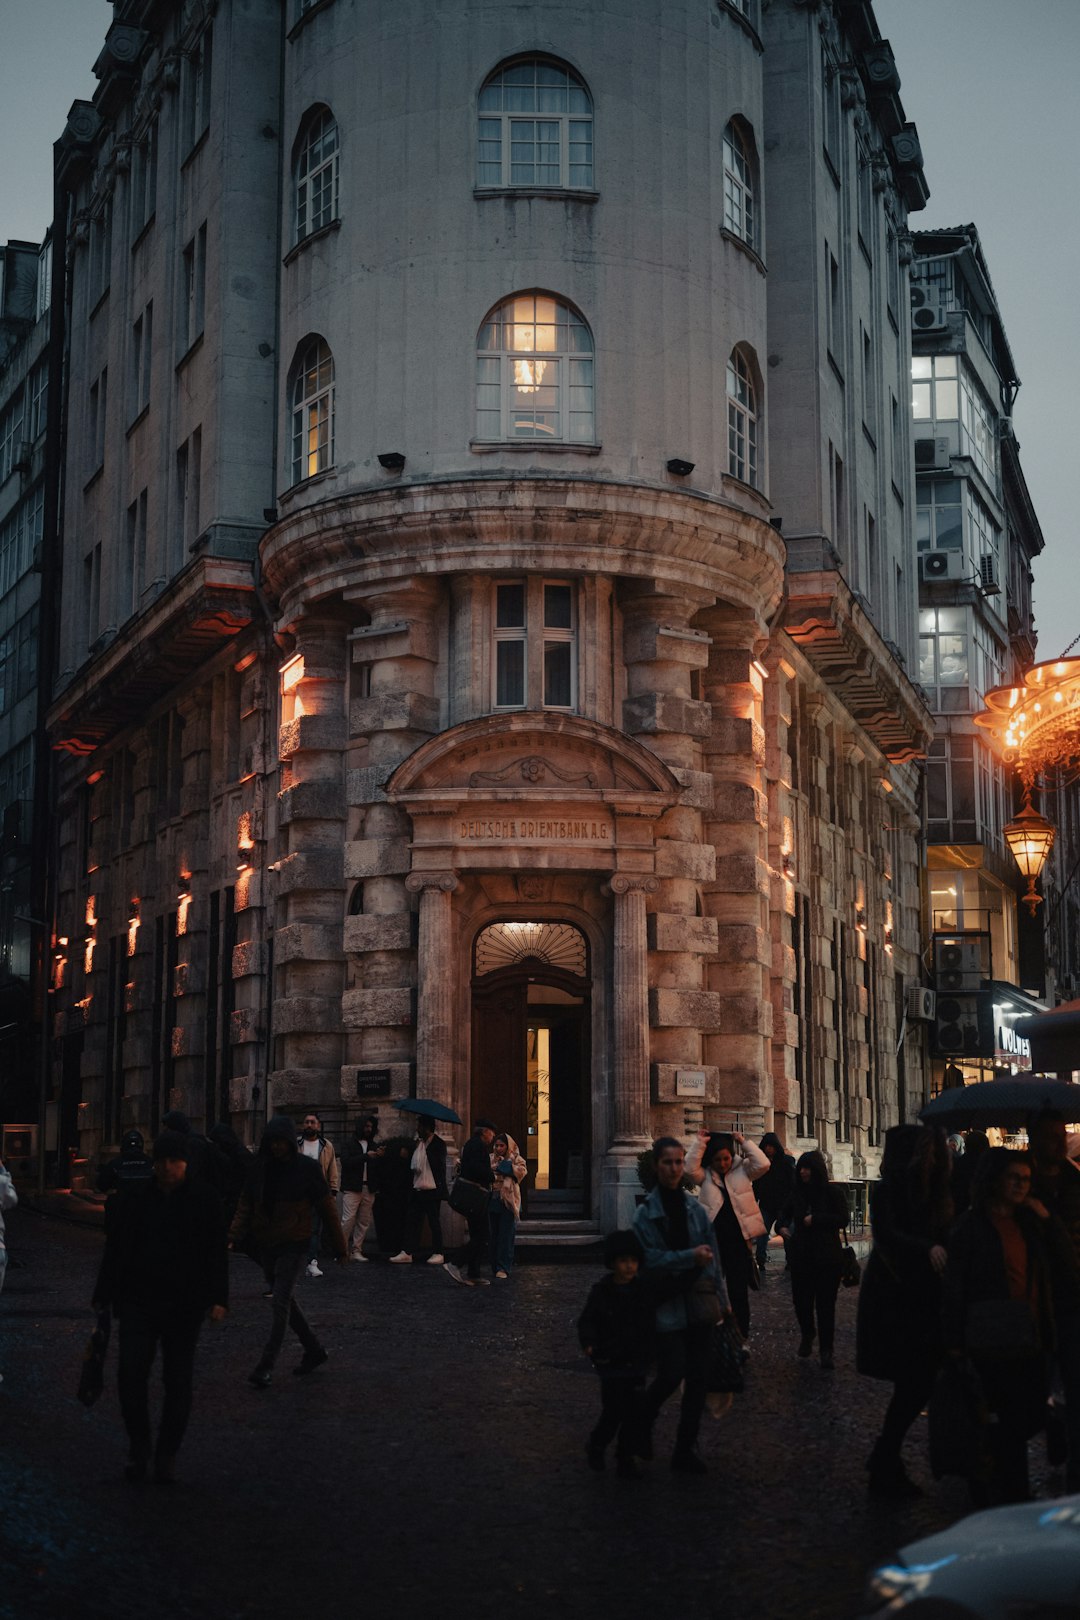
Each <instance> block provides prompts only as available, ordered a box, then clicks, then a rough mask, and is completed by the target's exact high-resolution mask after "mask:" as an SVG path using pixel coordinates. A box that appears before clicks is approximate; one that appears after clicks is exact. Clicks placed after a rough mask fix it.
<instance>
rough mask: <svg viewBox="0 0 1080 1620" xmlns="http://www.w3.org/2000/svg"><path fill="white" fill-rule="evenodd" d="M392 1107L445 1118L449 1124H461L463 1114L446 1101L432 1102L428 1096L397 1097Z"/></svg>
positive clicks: (431, 1117) (436, 1117)
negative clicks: (448, 1106) (449, 1105)
mask: <svg viewBox="0 0 1080 1620" xmlns="http://www.w3.org/2000/svg"><path fill="white" fill-rule="evenodd" d="M390 1106H391V1108H400V1109H401V1110H402V1112H403V1113H406V1114H423V1115H426V1117H427V1118H428V1119H441V1120H445V1121H446V1123H447V1125H460V1124H461V1115H460V1114H455V1113H454V1110H453V1109H452V1108H447V1106H446V1104H445V1103H441V1102H432V1101H431V1099H430V1098H428V1097H395V1098H394V1101H393V1102H392V1103H391V1104H390Z"/></svg>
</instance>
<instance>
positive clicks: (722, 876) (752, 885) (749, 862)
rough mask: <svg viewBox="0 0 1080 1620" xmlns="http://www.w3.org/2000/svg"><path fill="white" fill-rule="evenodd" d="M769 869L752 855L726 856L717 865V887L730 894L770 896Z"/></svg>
mask: <svg viewBox="0 0 1080 1620" xmlns="http://www.w3.org/2000/svg"><path fill="white" fill-rule="evenodd" d="M769 877H770V874H769V868H768V866H767V865H766V864H765V862H764V861H759V860H756V859H755V858H754V856H752V855H724V856H721V858H720V859H719V860H718V861H717V863H716V878H715V886H716V888H718V889H722V890H723V891H725V892H726V893H728V894H755V893H756V894H768V892H769Z"/></svg>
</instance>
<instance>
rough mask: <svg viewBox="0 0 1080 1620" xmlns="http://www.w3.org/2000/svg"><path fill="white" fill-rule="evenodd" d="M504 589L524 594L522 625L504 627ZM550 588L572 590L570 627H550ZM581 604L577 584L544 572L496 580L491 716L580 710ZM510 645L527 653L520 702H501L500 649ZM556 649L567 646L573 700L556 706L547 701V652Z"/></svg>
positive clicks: (492, 615) (522, 666)
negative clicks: (501, 621)
mask: <svg viewBox="0 0 1080 1620" xmlns="http://www.w3.org/2000/svg"><path fill="white" fill-rule="evenodd" d="M506 587H518V588H520V589H521V591H522V598H523V610H522V619H523V623H521V624H519V625H500V624H499V622H498V620H499V592H500V590H501V589H505V588H506ZM549 589H561V590H566V591H567V592H568V597H569V604H570V624H569V625H568V626H563V625H549V624H548V623H547V592H548V590H549ZM578 622H579V604H578V585H577V581H575V580H573V579H567V578H564V577H560V576H554V575H552V576H550V577H549V576H548V575H542V574H526V575H520V574H519V575H507V576H506V577H505V578H498V579H494V580H492V582H491V660H490V677H489V678H490V681H491V692H490V704H489V709H490V712H492V713H493V714H511V713H516V712H520V711H522V710H528V709H539V710H545V711H551V712H553V713H556V714H575V713H576V712H577V706H578V654H579V635H578ZM506 646H519V647H521V648H522V649H523V652H522V658H521V700H520V702H519V701H516V700H515V701H510V702H499V689H500V684H499V676H500V648H502V647H506ZM554 647H569V649H570V658H569V701H568V702H566V703H556V702H550V701H548V684H547V682H548V663H547V659H548V652H549V650H550V649H551V648H554ZM535 692H539V694H540V702H539V703H534V702H532V701H531V698H532V694H533V693H535Z"/></svg>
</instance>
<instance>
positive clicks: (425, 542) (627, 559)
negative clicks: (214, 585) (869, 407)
mask: <svg viewBox="0 0 1080 1620" xmlns="http://www.w3.org/2000/svg"><path fill="white" fill-rule="evenodd" d="M758 504H760V511H756V510H753V509H748V508H747V507H745V506H740V505H736V504H735V503H734V502H731V501H725V500H721V499H718V498H715V497H710V496H707V495H702V494H699V493H695V494H684V493H682V492H679V491H673V490H670V489H659V488H656V487H655V486H652V485H639V484H633V483H630V482H627V481H622V480H617V479H603V478H583V477H572V476H566V475H564V474H560V475H556V476H552V477H543V476H539V475H536V474H530V475H529V476H527V477H522V478H490V477H486V478H462V479H447V480H433V481H431V482H425V483H417V484H410V485H406V486H404V487H402V486H400V485H396V486H395V487H394V488H393V489H380V490H370V491H362V492H357V493H353V494H350V495H346V496H340V497H338V496H335V497H330V498H329V499H327V500H324V501H320V502H319V503H318V504H316V505H313V506H308V507H305V508H303V509H302V510H298V511H296V512H294V513H291V514H290V515H289V516H288V517H287V518H285V519H283V520H282V521H281V522H280V523H278V524H277V525H275V527H274V528H272V529H271V530H270V531H269V532H268V534H267V535H266V536H265V537H264V539H263V542H262V567H263V577H264V579H265V581H266V583H267V585H268V587H269V589H270V590H271V591H272V592H273V593H274V595H275V596H276V597H277V599H278V601H279V604H280V621H281V622H282V623H284V624H288V623H291V622H292V621H293V620H294V619H296V618H297V617H299V616H300V615H301V614H302V613H304V612H306V611H309V610H310V609H311V608H312V607H314V605H315V604H316V603H318V602H319V601H320V600H322V599H324V598H326V597H329V596H337V595H345V596H347V597H349V598H352V599H356V600H361V601H362V600H363V598H364V596H365V594H367V593H368V592H369V591H371V590H372V589H373V588H375V587H377V586H380V585H382V584H385V583H387V582H389V581H392V580H394V579H397V578H400V577H404V576H409V575H425V574H426V575H437V576H445V575H446V574H450V573H474V572H477V571H484V572H489V571H495V570H498V571H505V570H515V571H519V570H522V569H525V568H528V569H530V570H541V569H542V570H544V571H545V572H558V573H572V574H583V573H585V574H607V575H611V576H614V577H622V578H647V579H649V580H655V581H657V582H659V583H660V584H661V585H663V586H665V587H667V588H670V589H672V590H674V591H679V590H684V589H688V590H693V591H696V592H704V593H706V595H708V596H711V597H714V598H720V599H723V600H725V601H729V602H732V603H735V604H738V605H739V606H742V607H745V608H746V609H747V610H748V611H749V612H750V613H751V614H752V615H753V616H754V617H755V618H756V619H757V620H758V621H759V622H760V623H761V624H762V625H764V623H765V621H766V620H767V619H768V618H769V617H770V616H771V614H772V613H773V612H774V611H775V608H776V606H777V604H778V603H779V601H780V595H781V589H782V584H783V566H784V548H783V542H782V541H781V540H780V538H779V536H778V535H777V534H776V532H775V530H773V529H772V527H771V526H770V524H769V523H768V521H767V513H768V507H767V505H766V503H765V502H764V501H762V502H760V503H756V502H755V505H758Z"/></svg>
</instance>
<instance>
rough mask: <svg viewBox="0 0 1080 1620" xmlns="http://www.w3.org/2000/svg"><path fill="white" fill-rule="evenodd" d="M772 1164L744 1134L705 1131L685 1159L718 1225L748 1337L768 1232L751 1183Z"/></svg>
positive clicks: (725, 1267) (728, 1276)
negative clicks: (760, 1243) (759, 1257)
mask: <svg viewBox="0 0 1080 1620" xmlns="http://www.w3.org/2000/svg"><path fill="white" fill-rule="evenodd" d="M768 1169H769V1161H768V1159H767V1158H766V1156H765V1154H764V1153H762V1151H761V1149H760V1148H759V1147H755V1145H754V1143H753V1142H748V1141H747V1140H746V1137H745V1136H744V1135H743V1134H742V1132H741V1131H732V1133H731V1134H730V1135H728V1134H727V1133H726V1132H713V1134H712V1135H711V1136H710V1135H709V1134H708V1133H707V1132H704V1131H703V1132H702V1133H701V1135H700V1136H699V1137H698V1139H697V1142H696V1143H695V1144H694V1146H693V1147H692V1148H691V1149H690V1152H689V1153H688V1154H687V1156H686V1173H687V1175H688V1176H689V1177H690V1180H691V1181H695V1182H696V1183H697V1184H698V1186H699V1187H700V1188H701V1192H700V1193H699V1195H698V1196H699V1199H700V1201H701V1205H702V1208H703V1209H704V1210H705V1212H706V1214H707V1215H708V1217H709V1219H710V1220H711V1221H712V1223H713V1231H714V1232H715V1233H716V1246H717V1248H718V1249H719V1250H720V1264H721V1266H722V1267H723V1271H724V1278H725V1280H726V1282H727V1289H728V1296H729V1298H730V1299H731V1308H732V1310H733V1311H734V1312H735V1320H736V1322H738V1324H739V1328H740V1331H741V1332H742V1335H743V1337H744V1338H745V1337H746V1336H747V1335H748V1334H749V1332H750V1288H751V1286H752V1285H756V1282H757V1277H756V1264H757V1263H756V1261H755V1260H754V1251H753V1245H754V1244H755V1243H756V1242H757V1239H758V1238H759V1237H760V1236H761V1234H762V1233H763V1232H764V1230H765V1222H764V1221H763V1220H762V1218H761V1211H760V1209H759V1208H758V1201H757V1199H756V1198H755V1197H754V1189H753V1186H752V1185H751V1183H752V1182H755V1181H757V1180H758V1178H759V1177H761V1176H764V1175H766V1174H767V1173H768Z"/></svg>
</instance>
